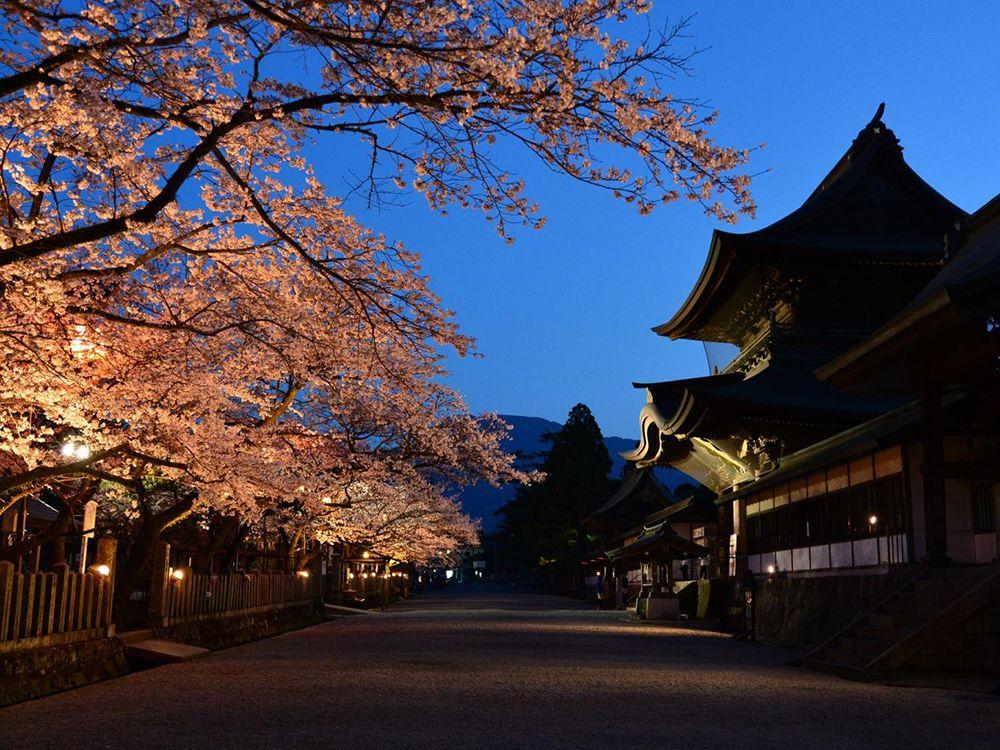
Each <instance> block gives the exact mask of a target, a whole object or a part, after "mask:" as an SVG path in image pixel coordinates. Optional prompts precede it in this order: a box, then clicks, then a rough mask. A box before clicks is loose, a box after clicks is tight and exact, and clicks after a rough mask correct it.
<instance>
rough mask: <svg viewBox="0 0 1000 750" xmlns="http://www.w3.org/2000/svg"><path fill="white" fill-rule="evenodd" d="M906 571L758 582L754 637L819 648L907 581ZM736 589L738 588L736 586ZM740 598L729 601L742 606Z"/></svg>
mask: <svg viewBox="0 0 1000 750" xmlns="http://www.w3.org/2000/svg"><path fill="white" fill-rule="evenodd" d="M913 575H914V572H913V570H912V569H910V568H901V569H899V570H892V571H889V572H888V573H880V574H867V575H834V576H816V577H809V578H805V577H803V578H798V577H787V578H774V579H771V580H768V579H767V578H760V577H758V579H757V638H758V639H759V640H762V641H767V642H770V643H779V644H782V645H786V646H797V647H801V648H807V647H813V646H818V645H819V644H820V643H822V642H823V641H825V640H826V639H827V638H829V637H830V636H832V635H834V634H835V633H837V632H838V631H840V630H842V629H843V628H845V627H847V626H848V625H850V624H851V622H853V621H854V620H855V619H856V618H857V617H859V616H860V615H862V614H863V613H865V612H867V611H868V610H870V609H871V608H872V607H874V606H875V605H876V604H878V603H879V602H880V601H882V600H883V599H885V598H886V597H888V596H889V595H890V594H891V593H892V592H893V591H895V590H896V589H897V588H899V587H900V586H902V585H903V584H904V583H906V581H908V580H910V579H911V578H912V577H913ZM737 588H738V587H737ZM742 598H743V597H742V594H740V595H739V597H738V598H737V599H734V601H742Z"/></svg>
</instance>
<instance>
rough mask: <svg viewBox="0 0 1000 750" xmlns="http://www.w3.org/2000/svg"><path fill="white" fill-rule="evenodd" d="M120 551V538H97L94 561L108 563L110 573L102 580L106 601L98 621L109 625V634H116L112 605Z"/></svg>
mask: <svg viewBox="0 0 1000 750" xmlns="http://www.w3.org/2000/svg"><path fill="white" fill-rule="evenodd" d="M117 551H118V540H117V539H115V538H114V537H110V536H106V537H101V538H100V539H98V540H97V552H96V554H95V555H94V562H95V564H97V565H107V566H108V571H109V572H108V574H107V576H104V580H103V581H102V583H103V586H104V601H103V602H101V608H102V609H103V611H102V612H98V613H97V621H98V624H100V625H107V627H108V635H114V634H115V626H114V625H113V624H112V621H111V617H112V605H113V604H114V601H115V569H116V568H117V565H116V559H115V556H116V553H117Z"/></svg>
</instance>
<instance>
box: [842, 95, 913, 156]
mask: <svg viewBox="0 0 1000 750" xmlns="http://www.w3.org/2000/svg"><path fill="white" fill-rule="evenodd" d="M883 114H885V102H880V103H879V105H878V109H876V110H875V116H874V117H872V119H871V120H869V122H868V124H867V125H865V126H864V127H863V128H862V129H861V132H860V133H858V137H857V138H855V139H854V141H853V142H852V143H851V148H850V150H849V152H848V159H851V158H853V157H854V155H855V154H857V153H858V152H859V151H860V150H861V149H862V148H864V147H865V146H866V145H867V144H868V143H869V142H871V141H872V140H873V139H875V138H885V139H886V141H887V142H888V143H889V144H891V145H893V146H895V147H896V149H897V151H898V152H899V153H900V154H902V152H903V147H902V146H900V145H899V138H897V137H896V134H895V133H893V132H892V130H890V129H889V127H888V126H887V125H886V124H885V123H884V122H883V121H882V115H883Z"/></svg>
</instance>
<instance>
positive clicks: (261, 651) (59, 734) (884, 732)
mask: <svg viewBox="0 0 1000 750" xmlns="http://www.w3.org/2000/svg"><path fill="white" fill-rule="evenodd" d="M794 656H795V654H794V653H793V652H789V651H785V650H783V649H777V648H772V647H767V646H755V645H748V644H741V643H737V642H734V641H732V640H730V639H728V638H725V637H722V636H719V635H717V634H712V633H707V632H694V631H682V630H677V629H670V628H666V627H659V626H644V625H637V624H633V623H629V622H627V621H624V620H623V619H622V618H621V615H620V614H618V613H602V612H594V611H591V610H588V609H584V608H582V607H581V606H580V605H579V604H578V603H576V602H574V601H572V600H567V599H561V598H559V597H551V596H543V595H537V594H532V593H526V592H523V591H519V590H514V589H510V588H505V587H499V586H497V587H484V586H476V587H469V588H467V589H465V590H461V589H458V590H454V589H453V590H448V591H440V592H437V591H435V592H429V593H427V594H426V595H424V596H423V597H420V598H418V599H416V600H413V601H411V602H408V603H406V604H404V605H401V606H397V607H394V608H393V609H391V610H390V611H389V612H386V613H373V614H368V615H363V616H358V617H347V618H342V619H338V620H334V621H332V622H329V623H326V624H324V625H320V626H318V627H314V628H310V629H308V630H302V631H298V632H295V633H290V634H287V635H284V636H281V637H278V638H273V639H270V640H266V641H260V642H257V643H253V644H250V645H247V646H243V647H239V648H233V649H229V650H227V651H220V652H216V653H214V654H211V655H210V656H208V657H206V658H204V659H201V660H199V661H195V662H190V663H188V664H184V665H176V666H170V667H163V668H160V669H154V670H149V671H146V672H140V673H136V674H132V675H129V676H127V677H124V678H122V679H118V680H113V681H110V682H105V683H101V684H98V685H93V686H90V687H86V688H82V689H79V690H75V691H72V692H68V693H63V694H61V695H57V696H53V697H50V698H46V699H42V700H38V701H34V702H30V703H25V704H21V705H18V706H14V707H11V708H9V709H5V710H0V745H2V746H3V747H4V748H5V750H20V749H21V748H34V749H37V750H43V749H45V748H56V747H68V746H72V747H74V748H91V747H93V748H98V747H110V748H133V747H135V748H139V747H142V748H152V747H155V748H257V747H267V748H278V747H281V748H312V747H317V748H319V747H324V748H352V749H353V748H389V747H391V748H393V749H394V750H397V749H399V748H411V747H412V748H421V749H422V750H429V749H430V748H435V747H455V748H475V750H481V749H483V748H597V747H601V748H625V747H632V748H642V747H674V748H705V747H722V746H731V747H756V748H770V747H779V746H780V747H791V748H796V750H802V749H803V748H828V747H838V748H862V747H864V748H870V747H880V748H895V747H900V748H903V747H907V748H912V747H923V748H950V747H955V748H963V749H965V750H972V749H973V748H986V747H991V746H993V743H994V742H995V740H996V737H997V736H998V734H997V733H998V732H1000V697H993V696H988V695H981V694H974V693H960V692H954V691H948V690H930V689H904V688H888V687H882V686H874V685H865V684H858V683H851V682H846V681H842V680H839V679H836V678H833V677H828V676H825V675H821V674H814V673H811V672H807V671H804V670H801V669H798V668H796V667H793V666H789V665H788V664H787V662H788V661H789V660H790V659H792V658H794Z"/></svg>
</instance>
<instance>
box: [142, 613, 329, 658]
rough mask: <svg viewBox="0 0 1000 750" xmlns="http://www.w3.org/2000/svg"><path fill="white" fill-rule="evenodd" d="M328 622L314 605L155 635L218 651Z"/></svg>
mask: <svg viewBox="0 0 1000 750" xmlns="http://www.w3.org/2000/svg"><path fill="white" fill-rule="evenodd" d="M325 620H326V617H325V616H324V615H323V613H322V612H320V611H319V610H318V609H317V608H316V607H314V606H305V607H289V608H287V609H278V610H272V611H270V612H257V613H252V614H247V615H236V616H234V617H226V618H219V619H206V620H196V621H194V622H187V623H182V624H179V625H169V626H167V627H165V628H164V627H159V628H156V629H155V631H154V632H155V634H156V637H157V638H165V639H167V640H171V641H180V642H181V643H188V644H190V645H192V646H200V647H202V648H208V649H213V650H215V649H220V648H229V647H230V646H238V645H240V644H241V643H249V642H250V641H257V640H260V639H262V638H270V637H271V636H275V635H279V634H281V633H287V632H288V631H290V630H298V629H300V628H305V627H309V626H310V625H317V624H319V623H321V622H324V621H325Z"/></svg>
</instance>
